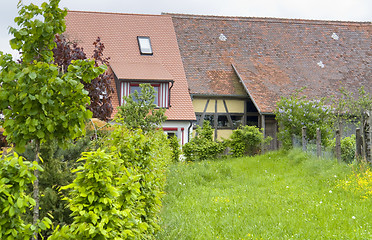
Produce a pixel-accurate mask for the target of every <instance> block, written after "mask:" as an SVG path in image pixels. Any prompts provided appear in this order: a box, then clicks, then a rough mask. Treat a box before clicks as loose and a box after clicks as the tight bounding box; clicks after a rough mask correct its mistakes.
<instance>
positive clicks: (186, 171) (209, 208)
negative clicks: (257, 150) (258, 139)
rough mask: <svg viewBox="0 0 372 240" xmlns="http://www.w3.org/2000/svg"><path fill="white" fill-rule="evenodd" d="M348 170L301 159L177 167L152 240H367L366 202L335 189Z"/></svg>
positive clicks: (284, 156)
mask: <svg viewBox="0 0 372 240" xmlns="http://www.w3.org/2000/svg"><path fill="white" fill-rule="evenodd" d="M351 174H352V167H351V166H349V165H346V164H338V163H337V161H335V160H325V159H317V158H314V157H310V156H308V155H306V154H304V153H302V152H300V151H295V150H294V151H292V152H289V153H284V152H272V153H268V154H265V155H261V156H256V157H246V158H238V159H224V160H217V161H203V162H192V163H178V164H175V165H173V166H172V167H171V169H170V171H169V174H168V183H167V189H166V196H165V198H164V204H163V205H164V207H163V211H162V219H163V220H162V223H161V224H162V228H163V230H162V231H161V232H160V233H159V234H158V236H157V239H162V240H165V239H172V240H173V239H177V240H181V239H234V240H235V239H372V201H371V199H370V198H365V197H364V198H363V197H362V196H361V194H359V192H353V191H350V190H347V189H345V188H343V187H341V185H342V184H340V183H341V182H342V181H345V179H346V178H348V177H349V176H350V175H351Z"/></svg>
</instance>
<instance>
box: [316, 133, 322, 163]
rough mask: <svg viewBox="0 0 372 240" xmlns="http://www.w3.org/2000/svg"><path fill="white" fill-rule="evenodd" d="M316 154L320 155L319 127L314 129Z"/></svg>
mask: <svg viewBox="0 0 372 240" xmlns="http://www.w3.org/2000/svg"><path fill="white" fill-rule="evenodd" d="M316 155H317V156H318V157H320V156H322V136H321V133H320V129H319V128H317V129H316Z"/></svg>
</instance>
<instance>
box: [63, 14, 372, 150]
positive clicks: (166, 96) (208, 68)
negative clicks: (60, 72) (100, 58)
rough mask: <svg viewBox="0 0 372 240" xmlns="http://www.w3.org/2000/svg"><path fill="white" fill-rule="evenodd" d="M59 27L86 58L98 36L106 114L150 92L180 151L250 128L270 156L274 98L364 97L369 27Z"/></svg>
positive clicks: (158, 20) (141, 23)
mask: <svg viewBox="0 0 372 240" xmlns="http://www.w3.org/2000/svg"><path fill="white" fill-rule="evenodd" d="M66 25H67V31H66V34H67V36H68V38H69V39H70V40H76V41H78V43H79V45H80V46H83V47H84V49H85V52H87V53H89V52H91V51H92V50H93V45H92V43H93V41H94V40H95V39H96V38H97V37H98V36H99V37H100V38H101V41H102V42H103V43H104V44H105V47H106V48H105V50H104V54H105V56H109V57H110V68H111V70H112V72H113V73H114V76H115V82H114V83H113V85H114V88H115V94H114V96H113V105H114V107H117V106H119V105H121V104H123V96H127V95H129V94H130V93H131V92H133V91H134V90H136V89H138V84H139V83H144V82H146V83H151V84H152V85H153V86H154V87H155V89H156V90H157V93H158V94H157V96H156V98H157V104H158V106H159V107H166V108H167V111H166V115H167V117H168V120H167V121H166V122H165V123H164V125H163V129H164V130H165V131H167V132H168V133H169V134H176V135H177V136H178V137H179V139H180V142H181V143H186V142H187V141H188V137H189V134H190V132H191V130H192V128H193V127H194V128H195V126H196V125H202V123H203V120H209V121H210V122H211V125H212V127H214V129H215V132H214V137H215V139H223V138H226V137H228V136H229V135H230V134H231V132H232V130H233V129H236V128H237V127H238V126H240V125H247V124H248V125H256V126H258V127H260V128H263V129H264V133H265V135H267V136H272V137H273V141H272V142H271V148H272V149H275V148H277V147H278V141H277V138H276V133H277V128H278V126H277V123H276V121H275V115H274V112H275V108H276V103H277V101H279V100H280V97H281V96H289V95H290V94H292V93H294V92H295V91H297V90H299V89H301V88H305V89H304V90H303V94H305V95H307V96H308V97H310V98H314V99H315V98H320V97H329V96H332V95H333V96H336V97H337V96H340V89H341V88H344V89H346V90H348V91H350V92H353V93H357V92H358V89H360V88H361V87H362V86H363V87H364V88H365V90H366V91H367V92H369V93H371V94H372V84H371V82H372V80H371V77H372V68H371V67H372V66H371V65H372V50H371V47H372V39H371V32H372V26H371V23H370V22H342V21H318V20H298V19H293V20H290V19H274V18H250V17H223V16H200V15H184V14H170V13H165V14H162V15H136V14H118V13H99V12H77V11H69V12H68V15H67V17H66Z"/></svg>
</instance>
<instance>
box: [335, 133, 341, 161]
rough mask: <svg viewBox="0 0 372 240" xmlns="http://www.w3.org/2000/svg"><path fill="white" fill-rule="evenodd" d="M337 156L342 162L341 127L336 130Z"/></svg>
mask: <svg viewBox="0 0 372 240" xmlns="http://www.w3.org/2000/svg"><path fill="white" fill-rule="evenodd" d="M336 158H337V160H338V162H341V134H340V129H337V130H336Z"/></svg>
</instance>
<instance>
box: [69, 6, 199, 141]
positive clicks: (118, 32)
mask: <svg viewBox="0 0 372 240" xmlns="http://www.w3.org/2000/svg"><path fill="white" fill-rule="evenodd" d="M66 27H67V28H66V29H67V30H66V33H65V34H66V36H67V37H68V38H69V39H70V40H71V41H77V42H78V45H79V46H82V47H84V51H85V52H86V53H93V49H94V46H93V42H94V40H95V39H96V38H97V37H100V39H101V42H102V43H104V45H105V49H104V55H105V56H106V57H110V60H109V61H110V70H111V71H112V72H113V74H114V78H115V81H114V82H112V84H113V88H114V89H115V93H114V96H112V104H113V107H114V109H115V110H116V108H117V107H118V106H120V105H121V104H123V97H124V96H128V95H129V94H130V93H133V92H134V91H135V90H137V91H139V89H140V88H139V84H141V83H150V84H151V85H152V86H153V87H154V88H155V90H156V92H157V94H156V96H155V103H156V104H157V105H158V106H159V107H165V108H166V109H167V110H166V113H165V114H166V116H167V118H168V119H167V121H166V122H165V123H164V124H163V126H162V127H163V129H164V131H165V132H167V133H168V134H169V135H176V136H177V137H178V138H179V140H180V143H182V144H184V143H186V142H187V141H188V139H189V133H190V131H191V130H192V121H195V113H194V110H193V106H192V102H191V98H190V95H189V93H188V86H187V81H186V76H185V72H184V69H183V65H182V60H181V56H180V52H179V49H178V45H177V39H176V35H175V32H174V28H173V23H172V19H171V17H170V16H165V15H164V16H162V15H134V14H117V13H102V12H75V11H69V12H68V15H67V17H66ZM88 57H89V56H88ZM116 112H117V111H114V113H113V116H114V114H116ZM113 116H112V117H113Z"/></svg>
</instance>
